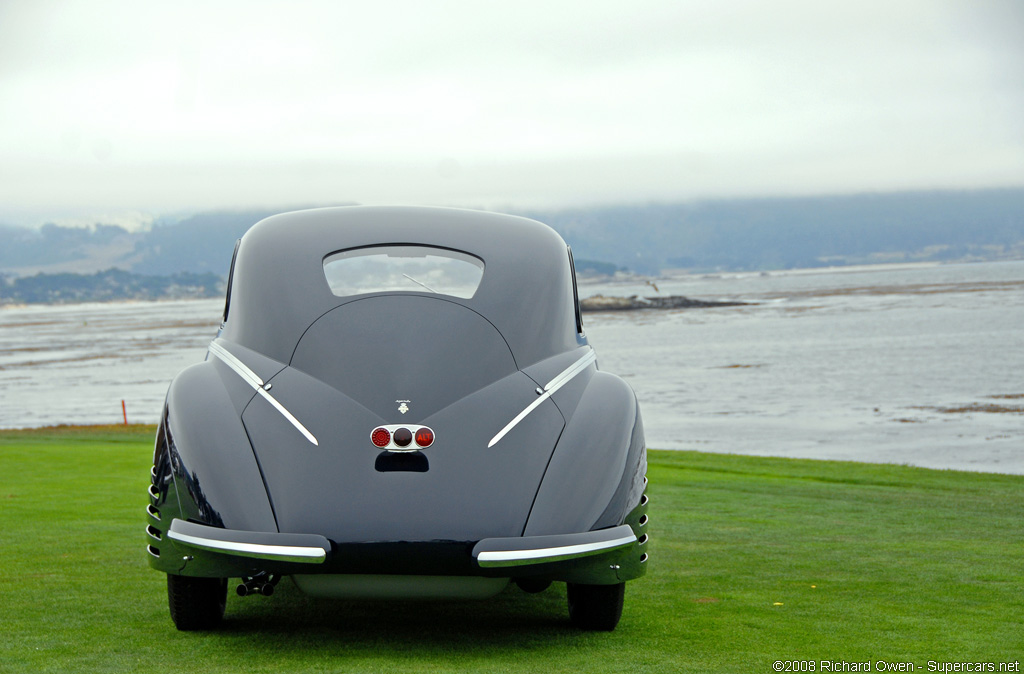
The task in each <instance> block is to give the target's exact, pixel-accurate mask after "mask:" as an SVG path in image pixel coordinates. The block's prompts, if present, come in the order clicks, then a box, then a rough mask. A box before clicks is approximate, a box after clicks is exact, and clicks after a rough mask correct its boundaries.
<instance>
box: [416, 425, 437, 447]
mask: <svg viewBox="0 0 1024 674" xmlns="http://www.w3.org/2000/svg"><path fill="white" fill-rule="evenodd" d="M433 443H434V431H432V430H430V429H429V428H421V429H419V430H418V431H416V445H417V446H419V447H429V446H430V445H432V444H433Z"/></svg>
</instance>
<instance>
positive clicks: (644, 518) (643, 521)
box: [636, 514, 647, 527]
mask: <svg viewBox="0 0 1024 674" xmlns="http://www.w3.org/2000/svg"><path fill="white" fill-rule="evenodd" d="M636 525H637V526H638V527H646V526H647V515H646V514H645V515H643V516H642V517H641V518H640V521H639V522H637V523H636Z"/></svg>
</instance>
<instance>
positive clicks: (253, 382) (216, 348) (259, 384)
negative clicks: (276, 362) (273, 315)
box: [210, 342, 320, 447]
mask: <svg viewBox="0 0 1024 674" xmlns="http://www.w3.org/2000/svg"><path fill="white" fill-rule="evenodd" d="M210 353H211V354H213V355H214V356H216V357H217V358H220V359H221V360H222V361H223V362H224V364H225V365H227V366H228V367H230V368H231V369H232V370H234V371H235V373H236V374H237V375H238V376H239V377H241V378H242V379H244V380H245V382H246V383H247V384H249V386H251V387H252V388H253V390H254V391H256V393H258V394H260V395H261V396H262V397H263V399H264V400H266V401H267V402H268V403H270V404H271V405H273V406H274V409H276V410H277V411H278V412H280V413H281V416H283V417H284V418H285V419H287V420H288V422H289V423H290V424H291V425H292V426H294V427H295V428H296V430H298V431H299V433H302V435H304V436H305V437H306V439H307V440H309V441H310V442H312V443H313V444H314V445H316V446H317V447H319V446H320V443H319V442H317V439H316V437H315V436H314V435H313V434H312V433H310V432H309V430H308V429H306V427H305V426H303V425H302V424H301V423H299V420H298V419H296V418H295V416H294V415H293V414H292V413H291V412H289V411H288V410H286V409H285V407H284V405H282V404H281V403H279V402H277V399H276V398H274V396H272V395H270V394H269V393H267V391H266V389H265V388H264V386H265V384H264V383H263V380H262V379H260V378H259V375H257V374H256V373H255V372H253V371H252V370H250V369H249V368H248V367H246V365H245V363H243V362H242V361H240V360H238V358H236V357H235V356H234V355H232V353H231V352H230V351H228V350H227V349H225V348H224V347H223V346H221V345H220V344H217V343H216V342H210ZM266 388H269V386H267V387H266Z"/></svg>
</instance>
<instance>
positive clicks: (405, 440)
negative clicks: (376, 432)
mask: <svg viewBox="0 0 1024 674" xmlns="http://www.w3.org/2000/svg"><path fill="white" fill-rule="evenodd" d="M410 442H412V431H410V430H409V429H408V428H397V429H395V444H396V445H398V446H399V447H408V446H409V443H410Z"/></svg>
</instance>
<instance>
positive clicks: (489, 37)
mask: <svg viewBox="0 0 1024 674" xmlns="http://www.w3.org/2000/svg"><path fill="white" fill-rule="evenodd" d="M1021 185H1024V2H1021V1H1020V0H884V1H877V0H856V1H854V2H845V3H834V2H821V1H820V0H782V1H780V0H771V1H765V2H748V1H743V0H716V1H715V2H708V1H706V0H700V1H699V2H698V1H692V2H691V1H688V0H668V1H661V0H657V1H655V0H651V1H648V2H644V1H643V0H632V1H631V2H598V1H595V0H585V1H580V2H557V1H556V0H546V1H544V2H534V1H533V0H525V1H524V0H517V1H516V2H503V3H498V2H479V1H469V0H467V1H464V2H460V1H450V2H443V1H438V0H431V1H430V2H389V1H378V2H375V3H366V2H358V3H357V2H290V3H270V2H258V1H256V0H245V1H242V2H224V1H222V2H212V3H211V2H194V3H193V2H174V3H145V2H143V3H140V2H137V1H131V2H128V1H126V2H87V1H86V2H45V1H39V0H0V222H6V223H9V224H41V223H42V222H44V221H47V220H58V221H61V220H65V221H67V220H68V219H72V220H73V219H76V218H78V219H81V218H86V219H88V218H100V217H102V218H105V219H106V220H107V221H116V220H119V219H121V220H123V219H127V220H131V219H132V218H140V219H145V218H147V217H149V216H150V215H152V214H161V213H170V212H176V211H189V210H195V209H204V208H213V207H246V206H283V205H291V204H312V203H317V204H332V203H340V202H361V203H424V204H449V205H461V206H479V207H487V208H496V209H501V208H524V207H561V206H576V205H588V204H609V203H617V202H643V201H649V200H658V201H675V200H689V199H694V198H704V197H715V196H742V195H771V194H818V193H830V192H859V191H874V190H881V191H891V190H898V189H905V188H975V187H988V186H1021Z"/></svg>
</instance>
